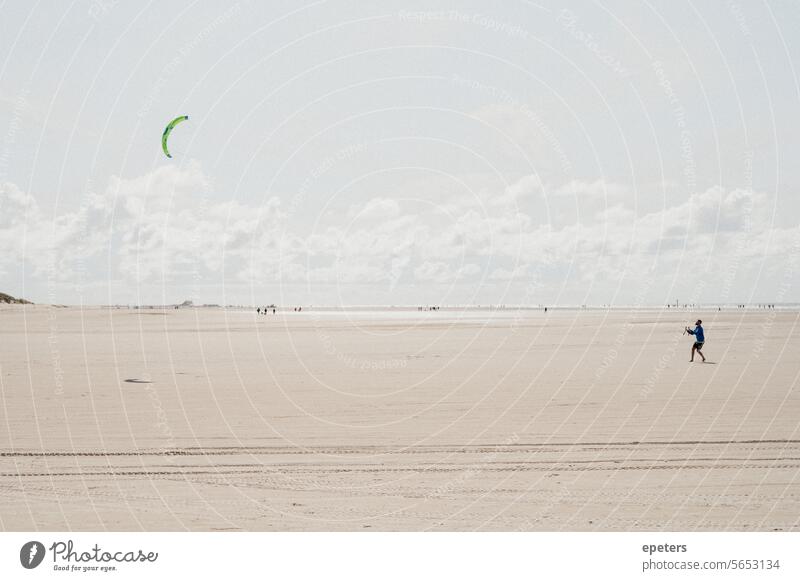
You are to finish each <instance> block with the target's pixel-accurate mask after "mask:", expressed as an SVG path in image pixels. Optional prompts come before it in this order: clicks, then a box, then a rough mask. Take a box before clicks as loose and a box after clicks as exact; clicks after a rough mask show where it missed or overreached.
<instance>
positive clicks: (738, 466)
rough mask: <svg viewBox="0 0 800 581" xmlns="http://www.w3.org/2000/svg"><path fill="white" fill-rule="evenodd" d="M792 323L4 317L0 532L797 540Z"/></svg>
mask: <svg viewBox="0 0 800 581" xmlns="http://www.w3.org/2000/svg"><path fill="white" fill-rule="evenodd" d="M697 314H699V315H700V316H702V318H703V319H704V320H705V327H706V334H707V343H706V348H705V351H706V355H707V357H708V358H709V361H710V362H713V364H700V363H695V364H689V363H688V354H689V348H690V345H691V342H690V340H689V339H688V338H687V337H685V336H681V330H682V329H683V326H684V325H685V324H687V323H688V322H690V321H691V320H693V318H694V317H695V316H696V315H697ZM798 323H800V314H799V313H798V312H794V311H763V310H761V311H758V310H751V311H742V310H731V311H723V312H721V313H717V312H708V313H704V312H702V311H700V312H698V313H696V314H695V313H689V312H676V311H674V310H672V311H657V310H651V311H641V312H620V311H614V312H605V311H551V312H549V313H548V314H546V315H545V314H544V313H542V312H539V311H524V312H519V313H518V312H516V311H505V312H494V313H492V312H484V311H470V312H456V311H438V312H423V313H417V312H388V311H387V312H381V313H371V312H359V313H315V312H313V311H309V312H305V311H304V312H303V313H301V314H298V313H293V312H288V313H279V314H278V315H275V316H272V315H270V316H266V317H265V316H256V315H255V314H254V313H250V312H237V311H226V310H221V309H183V310H164V311H155V310H153V311H133V310H127V309H122V310H114V309H98V308H94V309H86V310H79V309H75V308H68V309H54V308H48V307H44V306H28V307H20V306H15V307H11V306H9V307H3V308H2V310H0V342H1V343H2V349H0V387H1V388H2V390H1V391H0V426H2V429H0V528H2V529H4V530H30V529H40V530H56V529H73V530H97V529H108V530H139V529H145V530H184V529H189V530H220V529H234V530H695V529H697V530H773V529H780V530H798V528H799V525H800V502H799V501H798V499H800V478H798V476H800V430H798V428H800V421H798V418H800V390H799V389H798V378H799V377H800V358H798V357H797V353H798V352H800V331H799V330H798Z"/></svg>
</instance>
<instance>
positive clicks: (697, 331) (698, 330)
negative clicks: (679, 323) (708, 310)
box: [686, 319, 706, 363]
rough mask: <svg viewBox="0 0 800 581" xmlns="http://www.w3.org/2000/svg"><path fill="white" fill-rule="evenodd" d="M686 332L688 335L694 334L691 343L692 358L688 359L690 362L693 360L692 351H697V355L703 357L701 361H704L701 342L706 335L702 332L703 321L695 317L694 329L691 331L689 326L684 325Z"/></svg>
mask: <svg viewBox="0 0 800 581" xmlns="http://www.w3.org/2000/svg"><path fill="white" fill-rule="evenodd" d="M686 332H687V333H689V334H690V335H694V345H692V358H691V359H690V360H689V361H690V362H692V361H694V352H695V351H697V353H698V355H700V357H702V358H703V363H705V362H706V358H705V356H704V355H703V351H702V349H703V343H705V342H706V336H705V334H703V321H701V320H700V319H697V322H696V323H695V328H694V331H692V330H691V329H690V328H689V327H686Z"/></svg>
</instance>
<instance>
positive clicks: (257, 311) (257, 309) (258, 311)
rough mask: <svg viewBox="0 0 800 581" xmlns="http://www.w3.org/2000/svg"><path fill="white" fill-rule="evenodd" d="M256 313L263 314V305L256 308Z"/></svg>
mask: <svg viewBox="0 0 800 581" xmlns="http://www.w3.org/2000/svg"><path fill="white" fill-rule="evenodd" d="M256 313H257V314H259V315H260V314H261V307H257V308H256Z"/></svg>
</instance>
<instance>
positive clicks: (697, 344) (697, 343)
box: [694, 341, 705, 351]
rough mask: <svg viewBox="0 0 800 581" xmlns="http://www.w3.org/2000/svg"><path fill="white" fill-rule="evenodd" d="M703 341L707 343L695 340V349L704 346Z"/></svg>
mask: <svg viewBox="0 0 800 581" xmlns="http://www.w3.org/2000/svg"><path fill="white" fill-rule="evenodd" d="M703 343H705V341H695V342H694V347H695V349H697V350H698V351H700V350H701V349H702V348H703Z"/></svg>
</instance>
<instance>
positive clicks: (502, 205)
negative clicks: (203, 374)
mask: <svg viewBox="0 0 800 581" xmlns="http://www.w3.org/2000/svg"><path fill="white" fill-rule="evenodd" d="M550 191H552V192H555V193H553V194H552V195H556V196H558V195H562V194H564V193H567V192H573V193H576V195H582V196H589V197H594V198H597V197H602V198H603V199H604V200H606V199H607V200H609V201H608V203H604V204H603V205H601V206H598V207H597V208H596V209H595V211H594V212H591V213H586V214H585V215H584V216H583V217H582V219H581V220H580V221H578V220H575V221H572V222H570V223H565V224H558V225H554V224H551V223H548V222H543V221H542V220H541V219H540V218H541V217H537V216H533V215H531V214H530V213H528V212H530V210H529V209H521V208H527V207H526V206H525V205H524V204H523V205H521V206H518V205H517V202H518V201H519V200H524V199H531V198H540V197H543V196H545V195H549V194H548V192H550ZM577 192H580V193H577ZM628 193H629V194H631V192H630V191H628ZM447 203H448V206H447V211H446V212H431V211H430V208H429V207H428V206H425V207H422V206H420V205H416V206H415V205H409V204H410V203H404V202H402V201H398V200H395V199H391V198H386V197H385V196H376V197H375V198H373V199H369V200H366V201H365V202H364V203H363V204H361V205H360V206H359V205H352V204H351V205H350V206H348V207H347V208H341V209H340V211H339V212H338V214H337V213H334V214H331V215H330V216H324V215H323V216H319V220H318V221H317V223H316V225H315V226H314V227H313V229H312V230H311V231H308V228H307V225H306V226H305V227H303V225H301V224H299V223H297V221H296V220H293V216H292V215H291V213H289V212H287V211H286V210H285V209H284V208H283V205H282V202H281V200H280V199H279V198H278V197H273V198H270V199H269V200H267V201H266V202H265V203H264V204H261V205H258V206H252V205H248V204H245V203H241V202H235V201H231V200H226V199H223V196H222V195H221V194H220V193H218V192H214V189H213V185H212V183H211V181H210V180H209V178H208V177H207V176H206V175H205V174H204V173H203V171H202V170H201V168H200V167H199V166H198V165H196V164H189V165H188V166H186V167H183V168H180V167H177V166H165V167H162V168H159V169H156V170H155V171H153V172H151V173H149V174H147V175H143V176H137V177H134V178H122V177H114V178H112V179H111V180H110V182H109V184H108V187H107V188H106V189H105V190H104V191H103V193H102V194H87V195H86V196H85V200H84V204H83V205H82V206H81V207H80V208H78V209H76V210H72V211H68V212H63V213H61V214H58V215H52V214H50V213H48V212H45V211H44V210H43V209H42V208H40V207H39V205H38V203H37V201H36V199H35V198H34V197H33V196H32V195H31V194H29V193H26V192H23V191H22V190H21V189H20V188H19V187H17V186H15V185H14V184H8V183H6V184H2V186H0V243H2V247H3V248H4V253H3V254H2V255H0V272H4V273H6V274H7V273H8V272H10V271H11V270H12V269H13V268H14V267H15V266H16V265H18V264H19V263H20V262H24V263H25V264H27V265H29V267H30V270H31V271H32V272H33V273H34V276H37V277H40V278H46V277H52V278H53V279H55V280H66V281H68V280H70V279H71V278H74V277H75V276H76V272H79V271H80V272H81V273H82V274H81V276H83V277H85V278H86V279H88V280H94V281H97V282H98V283H102V282H103V281H104V280H105V281H109V280H122V281H127V282H129V283H135V284H156V285H157V284H162V285H166V286H169V285H171V284H174V283H175V282H176V281H180V280H181V279H182V278H184V279H185V278H190V279H192V280H194V281H198V280H199V281H202V282H203V284H206V285H210V286H212V287H215V288H222V287H224V286H225V285H230V284H237V285H250V286H251V287H257V286H259V285H276V284H277V285H306V286H308V285H311V287H312V289H313V288H320V289H323V288H324V287H325V285H342V284H359V285H374V286H375V288H376V289H378V290H380V291H381V293H383V294H380V293H377V294H376V296H380V297H383V299H382V300H385V301H387V302H388V301H392V300H393V298H394V295H393V293H395V292H401V291H400V290H399V289H400V287H405V286H407V285H411V286H414V285H422V286H423V287H424V286H425V285H466V286H465V288H469V289H470V291H471V290H474V287H475V285H484V284H486V285H492V284H502V285H506V287H508V288H511V289H512V291H513V288H514V285H518V287H519V289H520V290H519V292H518V293H517V296H519V297H520V298H522V299H525V300H532V299H531V297H530V296H528V295H526V294H525V292H523V290H521V289H525V288H530V286H531V284H532V283H533V282H535V283H536V285H537V288H541V289H542V291H541V293H542V294H546V293H548V292H549V293H550V295H551V296H553V297H558V296H563V294H562V295H559V294H558V293H559V292H561V293H563V292H564V291H563V289H565V288H567V289H571V292H573V294H580V293H586V294H589V295H591V293H593V292H602V293H604V294H603V296H604V297H607V296H617V297H626V296H627V297H628V299H630V297H631V296H633V295H634V294H635V293H636V290H635V288H634V287H635V285H636V284H638V282H636V281H642V280H648V281H650V282H649V283H648V285H649V286H648V288H651V289H652V291H651V295H652V297H653V298H652V300H658V301H660V300H662V297H661V295H665V296H666V295H667V294H668V293H670V292H672V291H673V290H674V289H680V288H691V285H692V284H696V282H697V281H698V280H699V279H704V280H708V281H709V283H708V284H709V285H710V287H712V288H720V289H723V290H720V291H719V292H722V293H723V294H725V293H732V292H734V290H735V289H738V288H746V286H747V284H749V283H753V284H755V283H754V280H755V279H754V276H755V275H758V276H777V277H779V276H781V273H782V272H785V271H786V269H785V267H782V265H783V262H784V261H785V256H786V252H787V248H795V247H796V246H797V245H798V241H800V227H799V226H797V225H795V226H793V227H790V228H782V229H781V228H775V227H773V225H772V224H771V223H770V217H769V212H768V211H767V210H766V208H767V207H768V206H769V204H768V199H767V196H766V195H765V194H763V193H758V192H752V191H749V190H742V189H725V188H721V187H714V188H709V189H707V190H705V191H702V192H698V193H696V194H694V195H692V196H689V197H688V198H687V199H685V200H684V201H682V202H681V203H678V204H675V205H672V206H669V207H665V208H663V209H660V210H658V211H652V212H648V213H640V211H639V210H637V206H636V204H635V203H634V201H632V200H631V198H630V196H626V195H625V188H623V186H619V185H615V184H604V183H601V182H597V181H594V182H581V183H579V182H570V183H566V184H562V185H560V186H550V187H545V186H543V184H542V183H541V182H540V181H539V179H538V178H537V177H535V176H523V177H522V178H520V179H519V180H517V181H515V182H514V183H513V184H512V185H511V186H509V187H506V188H503V189H502V190H501V191H499V192H497V201H496V203H494V204H489V205H487V206H485V207H478V206H476V205H475V204H474V203H472V201H471V200H468V199H467V200H464V202H463V203H462V204H459V202H458V200H457V199H456V200H450V201H448V202H447ZM337 216H338V217H337ZM93 258H94V259H98V258H110V260H96V261H95V263H94V266H93V267H92V268H87V267H86V264H87V263H91V261H92V259H93ZM756 278H757V277H756ZM630 280H633V281H634V284H633V285H631V283H630V282H626V281H630ZM773 284H774V283H773ZM508 285H511V286H510V287H509V286H508ZM559 289H562V290H559ZM724 289H727V290H724ZM324 292H325V291H323V290H320V293H321V295H320V297H319V299H318V300H319V302H325V301H329V300H336V299H335V297H336V296H340V295H341V292H339V291H337V292H338V295H337V294H336V293H334V294H327V295H326V294H324ZM659 293H660V294H659ZM469 296H472V295H469ZM398 302H402V301H398Z"/></svg>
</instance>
